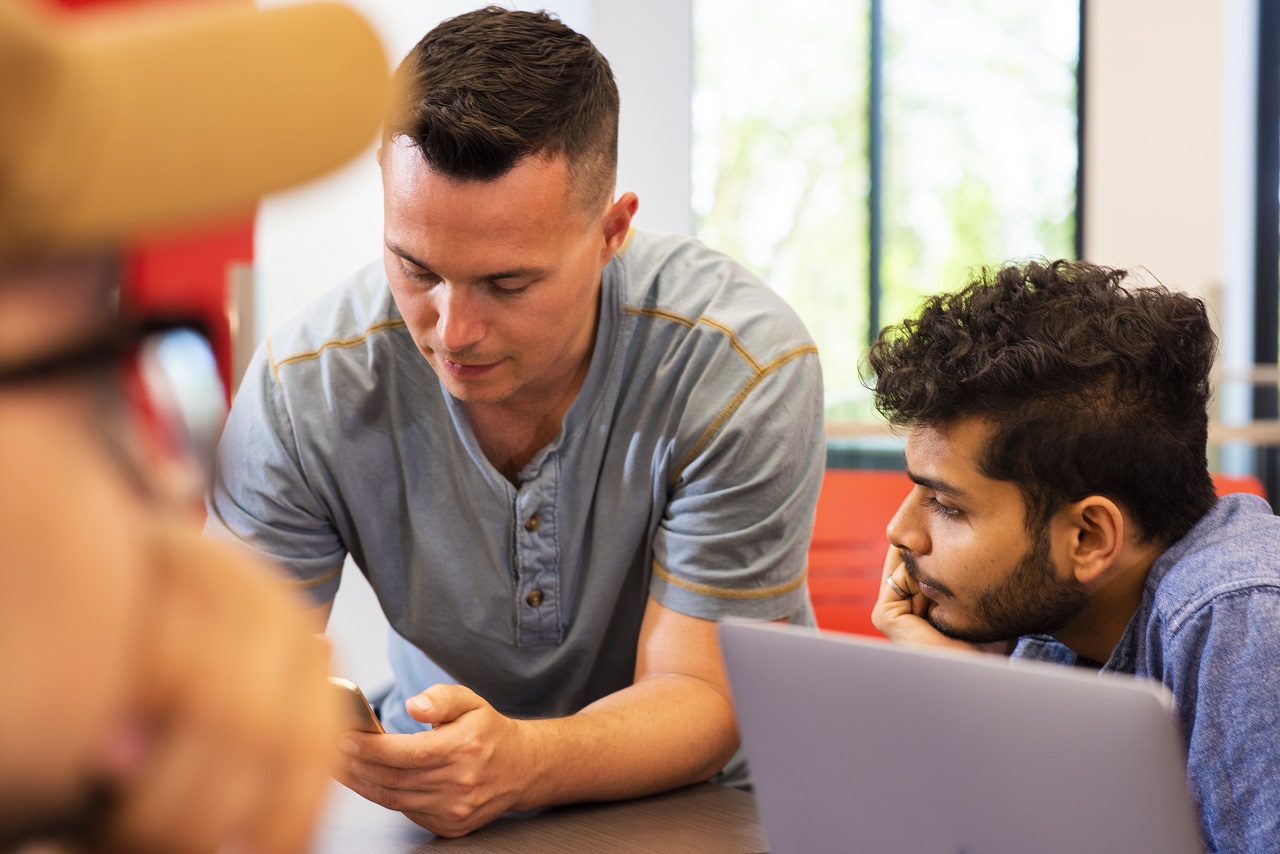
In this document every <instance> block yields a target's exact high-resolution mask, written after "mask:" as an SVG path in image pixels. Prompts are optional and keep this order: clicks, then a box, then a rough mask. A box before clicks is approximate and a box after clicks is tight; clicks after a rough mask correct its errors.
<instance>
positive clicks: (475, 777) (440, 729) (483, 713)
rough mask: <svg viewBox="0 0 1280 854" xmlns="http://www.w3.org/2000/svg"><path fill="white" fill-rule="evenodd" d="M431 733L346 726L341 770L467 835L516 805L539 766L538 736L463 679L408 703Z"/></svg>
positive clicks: (419, 817)
mask: <svg viewBox="0 0 1280 854" xmlns="http://www.w3.org/2000/svg"><path fill="white" fill-rule="evenodd" d="M405 707H406V709H407V710H408V712H409V714H410V716H412V717H413V718H414V720H417V721H419V722H421V723H429V724H432V726H433V728H432V729H430V730H428V731H426V732H418V733H410V734H407V735H371V734H369V733H361V732H348V733H345V734H344V735H343V736H342V743H341V746H342V748H343V750H344V751H346V752H347V754H348V756H347V757H346V759H345V761H344V762H343V763H342V766H341V768H340V770H339V772H338V775H337V776H338V779H339V780H340V781H341V782H342V783H343V784H344V785H346V786H347V787H349V788H351V789H352V790H354V791H355V792H357V793H359V794H361V795H363V796H364V797H366V798H368V799H369V800H371V801H374V802H375V803H378V804H381V805H382V806H384V807H387V808H388V809H393V810H399V811H400V812H403V813H404V814H405V815H406V816H408V817H409V818H410V819H412V820H413V821H415V822H416V823H418V824H420V825H422V826H423V827H425V828H426V829H427V830H430V831H431V832H432V833H435V834H438V835H440V836H462V835H463V834H465V833H469V832H470V831H472V830H475V829H476V828H478V827H481V826H482V825H485V824H488V823H489V822H490V821H493V820H494V819H495V818H497V817H498V816H500V815H501V814H502V813H504V812H506V811H507V810H509V809H512V808H518V807H519V806H520V805H519V804H518V798H519V797H520V794H521V792H522V791H523V790H524V788H525V783H524V782H523V781H524V780H526V779H527V778H529V777H532V776H536V774H537V773H538V771H537V768H536V763H535V755H536V751H534V750H532V749H530V744H531V741H530V740H531V739H532V738H533V737H534V736H535V733H534V732H533V731H532V730H533V728H532V727H531V726H529V724H528V723H526V722H524V721H518V720H515V719H513V718H508V717H505V716H504V715H501V714H499V713H498V712H497V711H495V710H494V708H493V707H492V706H490V705H489V704H488V703H486V702H485V701H484V700H482V699H481V698H480V697H479V696H478V695H477V694H476V693H475V692H474V691H471V690H470V689H468V688H464V687H462V686H461V685H433V686H432V687H430V688H428V689H427V690H425V691H423V692H422V693H421V694H418V695H417V696H415V697H412V698H410V699H409V700H408V701H407V702H406V704H405Z"/></svg>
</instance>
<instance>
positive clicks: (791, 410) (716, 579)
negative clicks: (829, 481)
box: [651, 345, 826, 621]
mask: <svg viewBox="0 0 1280 854" xmlns="http://www.w3.org/2000/svg"><path fill="white" fill-rule="evenodd" d="M822 408H823V407H822V373H821V369H820V367H819V364H818V357H817V353H816V350H815V349H814V348H813V347H812V346H811V345H810V346H804V347H798V348H796V349H795V350H792V351H789V352H786V353H783V354H782V355H780V356H778V357H776V358H775V359H774V360H773V361H771V362H769V363H766V364H763V365H761V366H760V367H759V368H758V369H757V370H756V371H755V373H754V374H753V375H752V376H751V377H750V378H749V379H747V381H746V382H745V383H744V384H743V385H742V386H741V387H740V388H739V389H738V390H737V392H736V394H735V395H733V396H732V397H730V398H729V399H728V402H727V403H726V404H725V405H724V408H722V409H721V410H720V411H719V412H718V413H717V414H716V415H715V417H714V418H713V419H712V421H711V423H710V424H709V425H707V426H706V427H705V428H704V429H703V431H702V433H701V434H700V435H698V436H696V438H695V439H694V440H693V442H692V444H691V447H690V448H689V449H688V450H686V451H684V454H685V459H683V460H681V461H680V464H679V466H678V468H677V469H676V471H675V473H674V476H673V478H672V483H671V487H670V500H669V503H668V505H667V508H666V513H665V515H664V518H663V520H662V523H661V525H660V526H659V529H658V532H657V535H656V537H655V540H654V564H655V565H654V575H653V580H652V584H651V593H652V595H653V596H654V598H656V599H657V600H658V601H659V602H661V603H662V604H663V605H665V606H666V607H668V608H671V609H672V610H675V611H679V612H681V613H684V614H688V615H691V616H696V617H701V618H704V619H716V618H719V617H722V616H728V615H734V616H741V617H746V618H753V619H765V620H772V619H781V618H784V617H790V618H793V619H795V618H801V617H802V616H803V615H808V614H809V613H810V612H809V607H808V592H807V589H806V586H805V572H806V567H807V560H808V549H809V540H810V536H811V534H812V530H813V518H814V508H815V506H816V504H817V499H818V491H819V489H820V487H821V483H822V472H823V469H824V466H825V462H826V444H825V436H824V433H823V418H822ZM804 618H805V620H806V621H808V620H809V619H811V618H809V617H804Z"/></svg>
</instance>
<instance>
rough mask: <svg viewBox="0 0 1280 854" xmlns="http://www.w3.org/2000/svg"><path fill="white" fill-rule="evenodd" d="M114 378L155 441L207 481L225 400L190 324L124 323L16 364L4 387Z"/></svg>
mask: <svg viewBox="0 0 1280 854" xmlns="http://www.w3.org/2000/svg"><path fill="white" fill-rule="evenodd" d="M104 372H105V373H112V374H115V375H116V378H117V379H118V380H119V381H120V382H121V383H123V386H124V392H125V397H126V398H127V400H128V401H129V403H130V405H131V406H132V407H133V409H134V410H135V414H136V415H137V416H139V417H140V418H141V419H142V420H143V422H144V423H145V424H146V427H147V432H148V433H149V434H150V437H151V438H152V439H153V440H154V441H159V442H161V443H163V444H164V445H165V446H166V447H165V448H164V449H163V450H164V451H165V452H167V453H170V454H179V455H182V456H184V457H186V458H187V459H189V460H191V461H192V462H194V463H196V464H197V465H198V467H199V469H200V471H201V473H202V474H203V475H204V476H205V478H206V483H207V478H208V476H209V475H210V474H211V472H212V470H213V460H214V451H215V447H216V445H217V441H218V436H219V434H220V433H221V430H222V424H223V421H224V420H225V419H226V414H227V407H226V396H225V392H224V387H223V384H222V380H221V377H220V376H219V374H218V365H217V361H216V359H215V358H214V355H213V348H212V347H211V346H210V344H209V339H208V336H207V335H206V334H205V332H204V327H203V325H202V324H201V323H200V322H199V321H197V320H193V319H190V318H158V319H155V318H153V319H146V320H139V321H131V322H123V323H121V324H118V325H117V326H116V327H115V328H114V329H112V330H111V331H110V332H108V333H106V334H104V335H102V336H101V337H98V338H94V339H90V340H87V341H82V342H79V343H77V344H75V345H72V346H70V347H67V348H65V349H62V350H58V351H55V352H51V353H46V354H42V355H40V356H37V357H35V358H32V359H29V360H27V361H24V362H21V363H17V364H9V365H5V364H0V389H3V388H4V387H12V386H17V385H28V384H32V383H39V382H48V381H53V380H57V379H62V378H67V377H75V376H78V375H85V374H94V373H99V374H101V373H104Z"/></svg>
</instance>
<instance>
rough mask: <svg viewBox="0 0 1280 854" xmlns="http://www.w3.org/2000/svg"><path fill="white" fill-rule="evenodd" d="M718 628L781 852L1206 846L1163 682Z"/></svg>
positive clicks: (795, 633) (836, 638)
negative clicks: (1192, 802)
mask: <svg viewBox="0 0 1280 854" xmlns="http://www.w3.org/2000/svg"><path fill="white" fill-rule="evenodd" d="M720 638H721V644H722V646H723V650H724V656H725V662H726V664H727V666H728V670H729V681H730V686H731V689H732V691H733V698H734V704H735V707H736V709H737V714H738V723H739V727H740V729H741V732H742V738H743V743H744V745H745V746H746V751H747V757H748V761H749V763H750V766H751V775H752V780H753V782H754V787H755V792H756V798H757V801H758V803H759V808H760V815H761V820H762V822H763V824H764V830H765V835H766V836H767V837H768V839H769V843H770V850H771V851H773V852H775V854H786V852H801V851H803V852H818V851H867V852H876V854H880V853H881V852H904V854H925V852H945V854H959V852H966V854H979V852H981V854H994V852H1008V853H1009V854H1026V852H1063V854H1079V853H1080V852H1085V851H1088V852H1094V851H1115V852H1121V851H1122V852H1143V851H1151V852H1161V854H1175V852H1183V851H1185V852H1188V854H1189V852H1199V851H1203V848H1202V847H1201V845H1200V843H1199V841H1198V836H1197V832H1198V831H1197V822H1196V819H1195V812H1194V810H1193V808H1192V806H1191V802H1190V798H1189V797H1188V795H1187V789H1186V785H1187V783H1186V757H1185V751H1184V748H1183V743H1182V739H1181V736H1180V735H1179V733H1178V729H1177V724H1176V723H1175V721H1174V719H1173V716H1172V713H1171V707H1170V698H1169V695H1168V692H1167V691H1166V690H1165V689H1164V688H1163V686H1160V685H1159V684H1157V683H1153V682H1148V681H1145V680H1138V679H1135V678H1132V677H1123V676H1113V675H1110V674H1097V673H1091V672H1088V671H1078V670H1075V669H1073V668H1068V667H1061V666H1055V665H1048V664H1038V663H1031V662H1014V661H1010V660H1008V659H1003V658H1000V657H997V656H986V655H964V654H957V653H946V652H938V651H925V650H922V649H919V648H908V647H898V646H894V645H891V644H889V643H887V642H880V641H876V640H871V639H859V638H855V637H852V636H850V635H836V634H831V633H815V632H814V631H812V630H808V629H799V628H794V627H788V626H779V625H774V624H750V623H742V622H734V621H727V622H725V623H722V624H721V626H720Z"/></svg>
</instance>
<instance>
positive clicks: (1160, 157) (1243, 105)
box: [1084, 0, 1257, 470]
mask: <svg viewBox="0 0 1280 854" xmlns="http://www.w3.org/2000/svg"><path fill="white" fill-rule="evenodd" d="M1256 3H1257V0H1178V2H1170V0H1088V13H1087V16H1086V20H1087V33H1086V38H1087V61H1086V69H1087V80H1086V89H1085V93H1086V109H1085V134H1086V138H1085V151H1084V163H1085V182H1086V183H1085V212H1084V223H1085V232H1084V254H1085V257H1086V258H1088V259H1089V260H1091V261H1095V262H1097V263H1101V264H1107V265H1109V266H1117V267H1134V266H1141V267H1145V268H1146V269H1147V270H1148V271H1150V274H1151V275H1152V277H1153V278H1155V279H1158V280H1159V281H1161V282H1163V283H1164V284H1166V285H1168V286H1170V287H1175V288H1179V289H1183V290H1187V291H1190V292H1192V293H1195V294H1198V295H1200V296H1202V297H1204V298H1205V299H1206V300H1207V301H1208V302H1209V304H1210V306H1211V307H1212V309H1213V310H1214V312H1215V314H1216V315H1217V322H1218V329H1219V331H1220V333H1222V332H1225V333H1226V334H1222V353H1221V356H1220V359H1219V365H1220V367H1222V368H1225V369H1234V368H1241V367H1244V366H1247V365H1248V364H1249V363H1250V362H1251V361H1252V351H1253V335H1252V332H1253V324H1252V316H1253V297H1252V292H1253V284H1252V279H1253V251H1254V241H1253V227H1254V225H1253V217H1254V205H1253V186H1254V180H1255V175H1254V170H1253V146H1254V133H1255V126H1256V122H1255V112H1256V108H1255V102H1256V98H1257V84H1256V80H1255V76H1256V71H1255V66H1256V63H1257V44H1256V39H1257V5H1256ZM1248 390H1249V389H1248V387H1247V386H1243V385H1220V386H1219V392H1218V398H1217V399H1218V405H1219V406H1220V411H1219V415H1220V417H1221V418H1222V420H1224V421H1227V422H1229V423H1235V422H1241V421H1244V420H1247V416H1248ZM1246 454H1247V452H1246V451H1245V449H1243V448H1239V447H1235V448H1226V449H1224V456H1223V459H1222V460H1221V462H1220V465H1222V467H1224V468H1227V469H1237V470H1238V469H1242V468H1243V467H1244V466H1245V465H1247V459H1246Z"/></svg>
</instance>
